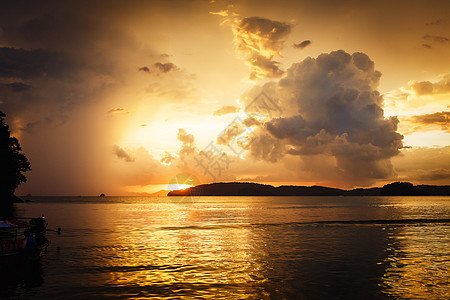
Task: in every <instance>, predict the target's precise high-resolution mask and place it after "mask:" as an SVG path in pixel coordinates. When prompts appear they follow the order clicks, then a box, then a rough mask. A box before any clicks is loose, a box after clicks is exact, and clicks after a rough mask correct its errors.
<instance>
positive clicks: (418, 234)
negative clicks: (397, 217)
mask: <svg viewBox="0 0 450 300" xmlns="http://www.w3.org/2000/svg"><path fill="white" fill-rule="evenodd" d="M389 239H390V242H389V246H390V247H392V248H388V250H390V255H389V256H388V257H387V259H386V261H387V262H388V268H387V269H386V273H385V275H384V276H383V285H384V288H385V290H386V293H387V294H388V295H390V296H392V297H394V298H399V299H450V286H449V282H450V272H449V270H450V248H449V245H450V226H448V225H445V224H432V225H430V224H428V225H416V226H404V227H398V228H391V230H390V233H389Z"/></svg>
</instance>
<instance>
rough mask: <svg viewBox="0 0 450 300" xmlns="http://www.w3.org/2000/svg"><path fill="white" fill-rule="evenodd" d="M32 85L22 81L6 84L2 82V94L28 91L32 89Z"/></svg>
mask: <svg viewBox="0 0 450 300" xmlns="http://www.w3.org/2000/svg"><path fill="white" fill-rule="evenodd" d="M31 89H32V87H31V86H30V85H28V84H25V83H22V82H12V83H6V84H0V94H3V93H7V92H13V93H21V92H27V91H29V90H31Z"/></svg>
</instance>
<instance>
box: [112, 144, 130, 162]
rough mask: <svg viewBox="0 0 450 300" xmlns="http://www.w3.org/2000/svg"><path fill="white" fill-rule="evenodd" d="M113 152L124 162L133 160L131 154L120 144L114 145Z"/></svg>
mask: <svg viewBox="0 0 450 300" xmlns="http://www.w3.org/2000/svg"><path fill="white" fill-rule="evenodd" d="M113 152H114V154H115V155H116V156H117V157H118V158H120V159H123V160H124V161H126V162H134V158H133V157H132V155H131V154H130V153H128V152H127V151H126V150H125V149H123V148H121V147H120V146H117V145H114V146H113Z"/></svg>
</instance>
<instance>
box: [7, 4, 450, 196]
mask: <svg viewBox="0 0 450 300" xmlns="http://www.w3.org/2000/svg"><path fill="white" fill-rule="evenodd" d="M449 54H450V2H449V1H447V0H443V1H437V0H428V1H414V0H409V1H345V0H344V1H331V0H330V1H261V0H259V1H220V0H216V1H214V0H212V1H200V0H197V1H196V0H192V1H18V0H14V1H1V2H0V110H1V111H3V112H4V113H5V114H6V115H7V119H6V120H7V123H8V124H9V125H10V128H11V130H12V132H13V135H15V136H16V137H17V138H19V140H20V143H21V145H22V148H23V150H24V153H25V155H26V156H27V157H28V159H29V160H30V162H31V165H32V169H33V171H31V172H28V173H27V177H28V182H27V183H25V184H22V185H21V186H20V187H19V189H18V190H17V191H16V194H18V195H24V194H27V193H31V194H33V195H98V194H100V193H105V194H107V195H133V194H138V193H153V192H156V191H158V190H161V189H166V188H167V185H168V184H172V183H174V182H176V180H177V178H178V179H179V178H190V179H194V180H193V181H192V183H193V184H198V183H209V182H214V181H216V182H218V181H252V182H259V183H266V184H272V185H275V186H279V185H283V184H296V185H327V186H332V187H340V188H353V187H368V186H380V185H383V184H385V183H387V182H392V181H399V180H401V181H410V182H413V183H424V184H436V185H437V184H450V126H449V118H450V55H449ZM179 174H184V175H179ZM177 176H178V177H177ZM183 176H184V177H183Z"/></svg>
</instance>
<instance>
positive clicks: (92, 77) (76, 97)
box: [0, 1, 135, 128]
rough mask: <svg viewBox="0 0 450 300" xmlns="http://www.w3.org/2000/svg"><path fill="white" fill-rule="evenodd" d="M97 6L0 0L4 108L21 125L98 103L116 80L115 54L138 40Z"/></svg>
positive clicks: (0, 76)
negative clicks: (104, 18) (105, 19)
mask: <svg viewBox="0 0 450 300" xmlns="http://www.w3.org/2000/svg"><path fill="white" fill-rule="evenodd" d="M95 7H96V6H95V5H93V6H89V5H79V2H77V1H66V2H64V3H60V2H57V1H41V2H39V3H36V2H34V1H2V2H0V28H1V30H0V32H1V34H0V44H1V45H3V46H4V47H1V48H0V84H1V86H0V109H1V110H3V111H6V112H8V116H9V117H10V118H12V119H16V120H20V122H19V123H20V124H19V123H17V126H18V128H36V126H35V125H34V124H40V125H48V122H46V120H45V119H46V118H57V117H58V115H59V114H61V113H64V112H69V111H71V110H74V109H76V108H79V107H82V106H83V105H85V104H91V103H95V102H96V101H99V99H101V96H100V95H101V93H102V92H103V91H104V90H106V89H107V88H108V87H110V86H111V82H118V80H117V78H118V77H120V76H121V73H120V72H118V71H117V70H116V68H117V66H118V65H119V64H118V61H119V60H120V59H122V58H121V57H120V56H114V53H115V51H121V54H122V55H123V53H126V52H125V49H128V48H134V46H135V44H134V42H133V40H132V39H130V38H128V37H127V36H126V35H125V34H124V33H123V32H121V31H120V29H117V28H115V27H114V25H113V24H112V23H108V22H103V21H102V17H103V16H102V14H97V13H93V12H95V11H96V10H95ZM89 11H90V13H88V12H89ZM111 49H114V50H115V51H110V50H111ZM29 87H31V88H29ZM68 115H71V114H68ZM39 121H41V122H39ZM27 124H31V125H30V126H31V127H30V126H28V125H27Z"/></svg>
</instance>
